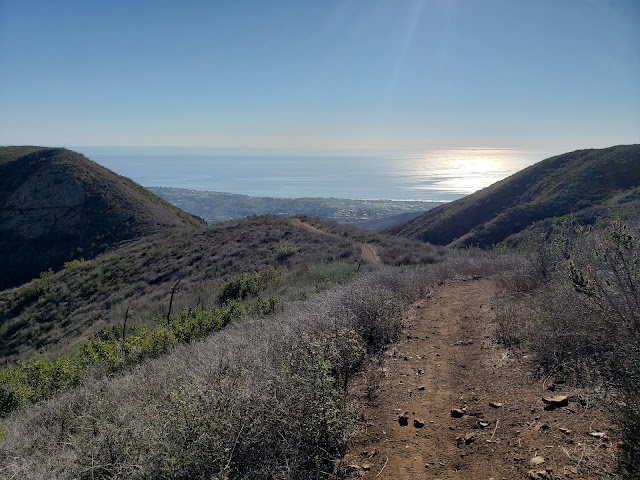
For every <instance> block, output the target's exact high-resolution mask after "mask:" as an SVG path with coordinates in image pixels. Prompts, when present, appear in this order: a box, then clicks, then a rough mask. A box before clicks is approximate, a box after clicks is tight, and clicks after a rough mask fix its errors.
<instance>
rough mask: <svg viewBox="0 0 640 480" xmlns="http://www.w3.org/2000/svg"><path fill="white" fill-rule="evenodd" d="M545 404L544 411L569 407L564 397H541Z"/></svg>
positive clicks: (567, 400)
mask: <svg viewBox="0 0 640 480" xmlns="http://www.w3.org/2000/svg"><path fill="white" fill-rule="evenodd" d="M542 401H543V402H544V404H545V407H544V408H545V410H553V409H554V408H559V407H566V406H567V405H569V397H567V396H566V395H554V396H553V397H542Z"/></svg>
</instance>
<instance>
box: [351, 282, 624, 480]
mask: <svg viewBox="0 0 640 480" xmlns="http://www.w3.org/2000/svg"><path fill="white" fill-rule="evenodd" d="M494 302H495V293H494V286H493V283H492V281H491V280H489V279H479V280H468V281H458V282H454V283H450V284H446V285H443V286H440V287H438V288H437V289H436V290H435V291H434V292H433V293H432V294H431V295H430V296H429V297H428V298H426V299H425V300H423V301H421V302H419V303H417V304H416V305H415V306H414V308H413V310H412V311H411V312H410V315H409V318H408V323H409V326H408V328H407V331H406V337H405V339H404V340H402V341H401V342H399V343H397V344H395V345H394V346H393V347H392V348H391V349H390V350H388V352H387V355H386V357H385V360H384V362H383V367H382V372H383V373H381V376H382V379H381V385H380V387H379V389H378V390H377V395H376V396H375V397H374V398H373V399H372V400H370V401H369V402H368V404H367V405H366V407H365V410H364V416H365V425H366V428H365V430H364V431H362V432H359V433H358V434H357V435H356V437H355V438H354V441H353V443H352V447H351V449H350V452H349V453H348V455H347V457H346V461H347V464H348V465H350V467H349V468H350V470H351V472H352V473H353V474H354V477H356V478H357V477H364V478H366V479H373V478H377V479H422V478H424V479H441V480H450V479H461V480H462V479H465V480H466V479H469V480H471V479H472V480H488V479H491V478H493V479H495V480H501V479H520V478H522V479H528V478H532V479H533V478H541V479H597V478H606V477H607V472H609V471H611V470H612V469H613V465H614V463H615V455H616V450H617V444H616V442H615V440H614V439H611V438H609V437H610V436H611V434H612V433H611V432H610V431H609V425H610V422H609V417H608V415H607V414H606V412H604V411H602V410H600V409H598V408H595V407H593V408H589V406H588V405H586V404H585V402H584V401H583V402H581V401H580V397H579V396H577V395H575V392H571V391H568V390H569V389H568V387H567V386H566V385H565V384H563V383H562V379H559V378H558V379H554V380H555V382H556V384H557V385H556V386H555V387H554V386H551V389H553V390H555V391H551V390H549V388H550V384H551V379H547V381H546V382H545V381H542V380H539V379H536V378H534V377H533V376H532V375H531V374H530V373H529V372H530V371H531V367H532V366H531V365H529V364H528V363H527V362H529V361H530V360H529V359H528V358H526V357H525V358H521V359H517V358H512V357H511V356H510V355H509V353H508V351H507V350H504V349H501V348H498V347H496V346H495V345H494V344H493V341H492V339H493V336H492V332H493V328H494V321H495V315H494V310H493V304H494ZM371 375H372V374H371V372H370V373H369V381H370V380H371ZM558 394H569V395H570V402H569V404H568V406H566V407H561V408H556V409H554V410H551V411H547V410H545V409H544V407H545V405H544V403H543V402H542V396H543V395H544V396H553V395H558ZM572 394H574V395H573V396H571V395H572ZM491 402H495V403H494V404H493V406H492V403H491ZM453 409H458V411H453V412H452V410H453ZM405 412H406V413H407V415H406V418H407V421H408V425H406V426H401V425H400V422H399V420H400V418H399V417H400V416H401V415H402V414H405ZM455 417H458V418H455ZM414 420H418V422H421V423H424V425H421V424H420V423H414ZM592 432H607V437H605V438H604V439H603V438H594V437H593V436H590V433H592ZM536 457H539V458H536ZM532 459H533V460H532ZM538 461H541V463H536V462H538Z"/></svg>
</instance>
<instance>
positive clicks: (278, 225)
mask: <svg viewBox="0 0 640 480" xmlns="http://www.w3.org/2000/svg"><path fill="white" fill-rule="evenodd" d="M303 220H304V221H303ZM309 222H311V220H310V219H304V218H303V219H300V218H298V219H284V218H280V217H276V216H273V215H271V216H269V215H267V216H252V217H247V218H245V219H240V220H233V221H229V222H225V223H219V224H215V225H212V226H211V227H208V228H206V229H202V230H198V231H195V232H194V231H188V230H187V231H185V230H178V231H174V232H170V233H169V234H167V233H162V234H157V235H152V236H148V237H144V238H140V239H137V240H134V241H131V242H128V243H127V244H125V245H122V246H120V247H119V248H117V249H114V250H112V251H110V252H107V253H105V254H101V255H99V256H98V257H96V258H95V259H93V260H90V261H85V262H75V263H74V264H72V265H70V264H68V265H67V267H65V268H63V269H62V270H60V271H59V272H57V273H55V274H54V275H52V276H50V277H47V278H45V279H36V280H34V281H32V282H30V283H28V284H25V285H23V286H21V287H20V288H15V289H11V290H5V291H3V292H0V365H1V364H4V363H7V362H12V361H15V360H17V359H25V358H28V357H29V356H31V355H33V354H34V353H36V352H40V353H43V352H47V353H48V354H50V355H51V354H55V353H56V352H59V351H64V350H66V349H68V348H69V347H71V346H73V345H74V344H75V343H76V342H78V341H81V340H83V339H86V338H87V337H88V336H89V335H91V334H92V333H94V332H95V331H96V330H98V329H100V328H103V327H105V326H108V325H113V324H116V323H117V322H122V320H123V318H124V317H125V312H126V310H127V309H128V308H130V317H129V318H130V319H131V321H133V322H136V323H153V324H155V323H156V322H157V321H158V318H164V317H165V316H166V313H167V308H168V303H169V294H170V292H171V290H172V287H173V286H174V285H175V284H176V282H177V281H178V280H180V282H181V283H180V288H179V291H178V294H177V295H176V299H175V305H174V308H175V310H174V311H179V309H181V308H183V307H194V306H201V307H207V308H208V307H211V306H212V305H214V304H215V302H216V301H217V292H218V289H219V288H220V285H221V284H222V282H224V281H226V280H227V279H228V278H229V277H231V276H234V275H239V274H247V273H253V272H256V271H261V270H264V269H266V268H268V267H270V266H272V267H276V268H278V270H279V271H281V272H283V274H284V276H285V279H287V281H290V282H291V284H292V288H291V289H289V290H290V291H289V293H287V292H283V291H277V292H276V293H278V294H279V295H283V294H285V296H289V297H298V296H302V297H304V296H306V295H307V294H309V293H313V292H316V291H318V290H322V289H323V288H325V287H326V286H329V285H331V284H333V283H336V282H339V281H341V279H347V278H351V277H353V275H355V273H356V272H358V271H360V270H361V266H362V265H363V264H366V263H367V258H365V257H366V256H367V255H368V254H370V253H371V252H372V251H373V252H375V254H374V255H373V256H375V257H376V258H377V262H376V263H386V264H391V265H393V264H405V265H407V264H420V263H422V264H424V263H431V262H434V261H436V260H437V259H438V257H439V256H440V255H442V254H443V251H442V249H434V248H433V247H432V246H429V245H424V244H421V243H419V242H415V241H409V240H406V239H401V238H393V237H388V236H380V235H376V234H374V233H370V232H366V231H362V230H358V229H356V228H353V227H350V226H346V225H338V224H334V223H327V222H321V221H319V220H314V221H313V225H312V224H311V223H309ZM364 245H366V246H367V247H366V248H364V247H363V246H364ZM408 252H410V254H408ZM280 290H282V289H280Z"/></svg>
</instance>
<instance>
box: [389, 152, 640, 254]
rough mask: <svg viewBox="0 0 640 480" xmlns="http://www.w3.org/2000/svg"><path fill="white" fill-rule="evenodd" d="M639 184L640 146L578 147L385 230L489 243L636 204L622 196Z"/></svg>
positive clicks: (444, 241)
mask: <svg viewBox="0 0 640 480" xmlns="http://www.w3.org/2000/svg"><path fill="white" fill-rule="evenodd" d="M639 185H640V145H621V146H616V147H610V148H605V149H599V150H596V149H589V150H578V151H575V152H571V153H566V154H563V155H558V156H555V157H551V158H548V159H546V160H543V161H541V162H539V163H536V164H535V165H532V166H530V167H528V168H526V169H524V170H522V171H520V172H518V173H516V174H514V175H512V176H510V177H508V178H506V179H504V180H502V181H500V182H497V183H495V184H493V185H491V186H489V187H487V188H484V189H482V190H479V191H478V192H476V193H474V194H472V195H469V196H467V197H464V198H461V199H459V200H456V201H454V202H451V203H448V204H445V205H442V206H440V207H438V208H435V209H433V210H429V211H428V212H426V213H424V214H423V215H421V216H419V217H417V218H416V219H414V220H411V221H409V222H406V223H404V224H401V225H397V226H394V227H391V228H389V229H387V230H385V232H386V233H391V234H397V235H402V236H405V237H409V238H413V239H417V240H422V241H425V242H430V243H433V244H437V245H451V246H471V245H477V246H489V245H492V244H496V243H499V242H502V241H503V240H505V239H507V237H509V236H510V235H514V234H517V233H518V232H521V231H523V230H524V229H526V228H527V227H529V226H530V225H532V224H533V223H534V222H538V221H540V220H544V219H550V218H553V217H560V216H563V215H566V214H569V213H578V214H579V213H580V212H586V210H587V209H593V208H594V207H598V206H605V205H606V204H607V202H610V201H613V199H615V198H618V199H621V201H622V203H628V204H631V203H632V204H634V205H635V203H637V198H635V197H634V196H633V195H627V196H626V197H625V192H627V191H629V192H631V191H632V189H634V188H636V187H638V186H639ZM620 208H621V205H620V204H617V205H616V206H615V209H620ZM596 216H597V215H587V217H589V218H591V217H593V218H595V217H596Z"/></svg>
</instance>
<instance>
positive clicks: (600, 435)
mask: <svg viewBox="0 0 640 480" xmlns="http://www.w3.org/2000/svg"><path fill="white" fill-rule="evenodd" d="M589 436H590V437H593V438H607V434H606V433H605V432H589Z"/></svg>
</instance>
